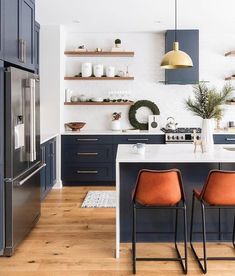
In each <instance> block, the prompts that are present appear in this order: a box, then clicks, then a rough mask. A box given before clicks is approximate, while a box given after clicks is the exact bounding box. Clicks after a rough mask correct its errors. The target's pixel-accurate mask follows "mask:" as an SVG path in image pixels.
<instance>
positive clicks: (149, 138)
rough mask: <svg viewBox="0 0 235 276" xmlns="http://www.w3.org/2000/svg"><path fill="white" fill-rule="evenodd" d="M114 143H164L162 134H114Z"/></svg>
mask: <svg viewBox="0 0 235 276" xmlns="http://www.w3.org/2000/svg"><path fill="white" fill-rule="evenodd" d="M113 139H114V144H136V143H145V144H164V143H165V136H164V135H120V136H118V135H116V136H114V138H113Z"/></svg>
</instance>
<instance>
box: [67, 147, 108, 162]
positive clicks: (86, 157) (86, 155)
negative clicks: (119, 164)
mask: <svg viewBox="0 0 235 276" xmlns="http://www.w3.org/2000/svg"><path fill="white" fill-rule="evenodd" d="M112 154H113V153H112V145H83V144H78V145H64V147H63V152H62V162H65V164H66V163H69V162H81V163H82V162H92V163H94V162H112Z"/></svg>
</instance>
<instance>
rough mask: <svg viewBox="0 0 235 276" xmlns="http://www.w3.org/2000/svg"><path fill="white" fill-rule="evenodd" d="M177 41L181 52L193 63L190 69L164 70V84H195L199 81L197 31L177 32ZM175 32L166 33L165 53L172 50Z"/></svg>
mask: <svg viewBox="0 0 235 276" xmlns="http://www.w3.org/2000/svg"><path fill="white" fill-rule="evenodd" d="M177 38H178V39H177V40H178V42H179V47H180V50H181V51H184V52H186V53H187V54H188V55H189V56H190V57H191V59H192V61H193V67H192V68H185V69H170V70H169V69H168V70H165V72H166V73H165V82H166V84H195V83H198V81H199V31H198V30H178V31H177ZM174 39H175V31H174V30H169V31H167V32H166V52H169V51H171V50H172V46H173V42H174Z"/></svg>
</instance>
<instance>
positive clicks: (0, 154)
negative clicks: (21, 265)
mask: <svg viewBox="0 0 235 276" xmlns="http://www.w3.org/2000/svg"><path fill="white" fill-rule="evenodd" d="M3 214H4V67H3V61H0V253H1V251H2V250H3V247H4V233H3V231H4V217H3Z"/></svg>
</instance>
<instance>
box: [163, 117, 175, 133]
mask: <svg viewBox="0 0 235 276" xmlns="http://www.w3.org/2000/svg"><path fill="white" fill-rule="evenodd" d="M177 125H178V123H176V122H175V118H173V117H168V118H167V123H166V129H167V130H176V128H177Z"/></svg>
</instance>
